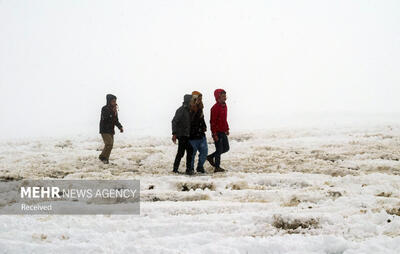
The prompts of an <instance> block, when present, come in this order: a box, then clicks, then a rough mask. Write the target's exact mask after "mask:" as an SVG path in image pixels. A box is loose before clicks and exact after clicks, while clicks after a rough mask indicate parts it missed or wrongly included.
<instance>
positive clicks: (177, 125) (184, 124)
mask: <svg viewBox="0 0 400 254" xmlns="http://www.w3.org/2000/svg"><path fill="white" fill-rule="evenodd" d="M191 99H192V95H190V94H186V95H185V96H184V97H183V105H182V106H181V107H180V108H178V109H177V110H176V112H175V116H174V118H173V119H172V141H173V142H174V144H176V140H177V139H178V151H177V153H176V156H175V161H174V169H173V171H172V172H174V173H178V169H179V164H180V163H181V159H182V157H183V155H184V154H185V151H186V174H188V175H192V174H193V172H194V171H193V168H192V163H191V162H192V155H193V147H192V145H191V144H190V142H189V136H190V112H189V103H190V100H191Z"/></svg>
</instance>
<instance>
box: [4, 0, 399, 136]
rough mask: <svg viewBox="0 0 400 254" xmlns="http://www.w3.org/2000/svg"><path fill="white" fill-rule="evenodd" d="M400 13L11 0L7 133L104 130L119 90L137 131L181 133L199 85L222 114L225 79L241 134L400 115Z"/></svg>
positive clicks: (123, 112) (346, 4)
mask: <svg viewBox="0 0 400 254" xmlns="http://www.w3.org/2000/svg"><path fill="white" fill-rule="evenodd" d="M399 13H400V1H396V0H393V1H389V0H386V1H366V0H360V1H352V0H343V1H329V0H316V1H278V0H276V1H267V0H264V1H257V0H251V1H244V0H242V1H233V0H198V1H194V0H168V1H166V0H146V1H99V0H91V1H89V0H88V1H84V0H79V1H77V0H76V1H74V0H69V1H55V0H48V1H44V0H41V1H13V0H8V1H7V0H0V88H1V102H0V103H1V106H0V115H1V117H2V120H1V124H0V133H2V135H3V137H4V136H7V137H20V136H53V135H61V134H63V135H65V134H72V133H74V134H79V133H85V134H86V133H97V132H98V122H99V117H100V109H101V107H102V106H103V105H104V103H105V94H106V93H113V94H115V95H116V96H117V97H118V104H119V106H120V120H121V122H122V124H123V125H124V127H125V129H126V131H127V133H128V134H152V133H154V134H157V135H169V134H170V121H171V118H172V116H173V114H174V112H175V110H176V108H177V107H178V106H179V105H180V104H181V102H182V97H183V95H184V94H185V93H190V92H191V91H193V90H199V91H201V92H202V93H203V94H204V98H205V106H206V108H205V110H206V113H207V114H206V118H207V119H206V121H207V122H208V120H209V119H208V115H209V114H208V112H209V109H210V107H211V106H212V104H213V101H214V98H213V91H214V89H215V88H220V87H221V88H225V89H226V90H227V93H228V104H229V120H230V123H231V128H232V129H233V130H235V129H260V128H264V127H266V126H268V125H269V124H272V122H273V121H275V123H276V122H279V117H280V116H284V115H298V114H299V113H302V114H304V113H305V112H306V113H307V114H308V113H312V112H314V113H318V112H330V113H335V112H336V113H337V112H352V113H354V112H355V113H356V114H357V113H358V112H360V113H361V112H362V113H382V112H400V100H399V92H400V75H399V70H400V68H399V67H400V15H399ZM272 119H274V120H273V121H272ZM269 120H271V121H270V122H269Z"/></svg>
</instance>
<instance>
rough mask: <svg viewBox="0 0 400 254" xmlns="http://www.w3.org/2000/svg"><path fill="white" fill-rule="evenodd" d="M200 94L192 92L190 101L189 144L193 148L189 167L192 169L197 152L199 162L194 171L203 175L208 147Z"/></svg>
mask: <svg viewBox="0 0 400 254" xmlns="http://www.w3.org/2000/svg"><path fill="white" fill-rule="evenodd" d="M202 97H203V96H202V94H201V93H200V92H198V91H194V92H192V99H191V101H190V137H189V142H190V144H191V145H192V147H193V156H192V163H191V166H192V168H194V159H195V157H196V153H197V151H199V161H198V163H197V168H196V171H197V172H198V173H204V172H205V171H204V162H205V161H206V158H207V153H208V146H207V139H206V135H205V132H206V131H207V125H206V122H205V121H204V114H203V107H204V106H203V101H202Z"/></svg>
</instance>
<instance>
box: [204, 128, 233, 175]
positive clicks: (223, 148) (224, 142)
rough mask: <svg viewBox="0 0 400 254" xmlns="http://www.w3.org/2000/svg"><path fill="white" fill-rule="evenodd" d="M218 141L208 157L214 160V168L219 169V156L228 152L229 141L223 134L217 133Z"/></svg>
mask: <svg viewBox="0 0 400 254" xmlns="http://www.w3.org/2000/svg"><path fill="white" fill-rule="evenodd" d="M217 135H218V141H217V142H214V143H215V152H214V153H212V154H210V155H209V156H210V157H212V158H215V167H216V168H219V166H220V164H221V154H223V153H226V152H228V151H229V141H228V137H227V136H226V134H225V133H223V132H217Z"/></svg>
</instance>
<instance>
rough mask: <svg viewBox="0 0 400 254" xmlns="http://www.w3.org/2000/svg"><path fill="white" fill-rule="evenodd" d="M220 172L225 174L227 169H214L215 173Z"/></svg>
mask: <svg viewBox="0 0 400 254" xmlns="http://www.w3.org/2000/svg"><path fill="white" fill-rule="evenodd" d="M218 172H225V169H223V168H221V167H218V168H215V169H214V173H218Z"/></svg>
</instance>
